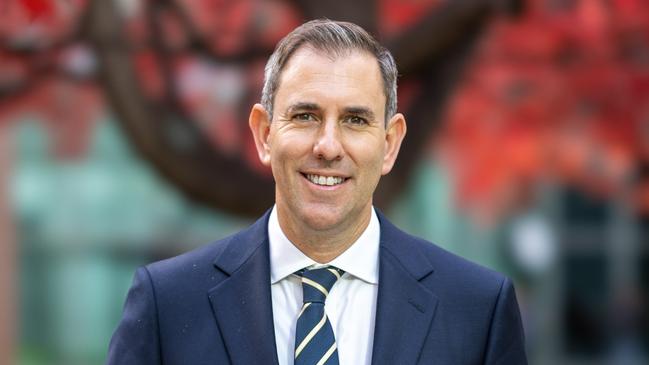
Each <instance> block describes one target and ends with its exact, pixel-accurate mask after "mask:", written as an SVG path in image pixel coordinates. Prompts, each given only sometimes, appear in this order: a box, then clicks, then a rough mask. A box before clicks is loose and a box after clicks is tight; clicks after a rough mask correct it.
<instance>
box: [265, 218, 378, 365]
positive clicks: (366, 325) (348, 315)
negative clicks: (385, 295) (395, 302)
mask: <svg viewBox="0 0 649 365" xmlns="http://www.w3.org/2000/svg"><path fill="white" fill-rule="evenodd" d="M380 234H381V231H380V227H379V220H378V218H377V216H376V213H375V212H374V209H372V216H371V218H370V223H369V224H368V226H367V228H366V229H365V231H364V232H363V233H362V234H361V236H360V237H359V238H358V240H357V241H356V242H354V244H353V245H351V246H350V247H349V248H348V249H347V250H346V251H345V252H343V253H342V254H341V255H340V256H338V257H336V258H335V259H334V260H333V261H331V262H329V263H327V264H326V265H333V266H335V267H337V268H339V269H341V270H344V271H345V274H344V275H343V276H342V277H341V278H340V280H338V282H337V283H336V284H335V285H334V286H333V288H332V289H331V291H330V292H329V295H328V296H327V301H326V303H325V311H326V312H327V317H328V318H329V321H330V322H331V326H332V328H333V331H334V335H335V336H336V345H337V346H338V359H339V360H340V364H341V365H364V364H365V365H369V364H370V363H371V362H372V345H373V343H374V319H375V316H376V295H377V293H378V283H379V239H380ZM268 238H269V240H270V282H271V287H270V288H271V294H272V302H273V324H274V326H275V342H276V345H277V358H278V359H279V364H280V365H293V359H294V348H295V325H296V322H297V315H298V313H299V312H300V309H301V308H302V283H301V281H300V278H299V277H298V276H297V275H294V273H295V272H296V271H298V270H300V269H303V268H305V267H309V268H311V267H320V266H325V265H322V264H318V263H316V262H315V261H313V260H311V259H310V258H309V257H307V256H306V255H305V254H303V253H302V251H300V250H298V249H297V248H296V247H295V246H294V245H293V244H292V243H291V241H289V240H288V238H287V237H286V235H285V234H284V232H283V231H282V229H281V227H280V226H279V221H278V219H277V209H276V208H273V211H272V212H271V214H270V218H269V220H268Z"/></svg>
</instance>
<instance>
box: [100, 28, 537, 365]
mask: <svg viewBox="0 0 649 365" xmlns="http://www.w3.org/2000/svg"><path fill="white" fill-rule="evenodd" d="M396 77H397V70H396V66H395V64H394V61H393V59H392V56H391V55H390V53H389V52H388V51H387V50H385V49H384V48H383V47H381V46H380V45H379V44H378V43H377V42H376V41H375V40H374V39H373V38H372V37H371V36H370V35H369V34H367V33H366V32H365V31H364V30H363V29H361V28H360V27H358V26H356V25H354V24H350V23H344V22H334V21H329V20H317V21H312V22H308V23H306V24H304V25H302V26H300V27H298V28H297V29H295V30H294V31H293V32H292V33H291V34H289V35H288V36H286V37H285V38H284V39H283V40H282V41H281V42H280V43H279V45H278V46H277V49H276V50H275V52H274V53H273V55H272V56H271V58H270V60H269V61H268V64H267V66H266V74H265V80H264V89H263V95H262V102H261V104H256V105H255V106H253V108H252V111H251V113H250V119H249V124H250V128H251V131H252V134H253V137H254V140H255V143H256V146H257V151H258V153H259V158H260V159H261V161H262V163H263V164H265V165H266V166H269V167H270V168H271V169H272V172H273V176H274V178H275V183H276V195H275V206H274V207H273V209H271V210H270V211H269V212H267V213H266V214H265V215H264V216H263V217H262V218H261V219H259V220H258V221H257V222H256V223H255V224H253V225H252V226H251V227H249V228H248V229H246V230H244V231H242V232H239V233H237V234H235V235H233V236H231V237H229V238H226V239H223V240H221V241H218V242H216V243H213V244H211V245H208V246H205V247H202V248H199V249H197V250H195V251H192V252H189V253H186V254H184V255H181V256H178V257H175V258H172V259H169V260H165V261H161V262H158V263H154V264H151V265H148V266H146V267H144V268H140V269H138V271H137V273H136V276H135V280H134V283H133V287H132V288H131V290H130V292H129V294H128V298H127V301H126V305H125V309H124V316H123V318H122V321H121V323H120V325H119V327H118V328H117V330H116V332H115V334H114V336H113V339H112V341H111V344H110V349H109V355H108V363H109V364H163V363H164V364H282V365H284V364H338V363H340V364H349V365H358V364H453V365H461V364H516V365H517V364H526V359H525V352H524V340H523V333H522V328H521V322H520V316H519V311H518V305H517V303H516V298H515V295H514V291H513V288H512V284H511V282H510V281H509V280H508V279H507V278H505V277H503V276H502V275H500V274H498V273H495V272H493V271H490V270H487V269H484V268H481V267H479V266H477V265H475V264H472V263H469V262H467V261H465V260H463V259H461V258H459V257H457V256H454V255H452V254H450V253H448V252H446V251H444V250H442V249H440V248H438V247H437V246H435V245H433V244H431V243H429V242H426V241H424V240H421V239H419V238H415V237H412V236H409V235H407V234H405V233H403V232H401V231H399V230H398V229H397V228H396V227H394V226H393V225H392V224H391V223H390V222H389V221H388V220H387V219H386V218H385V217H383V216H382V215H381V214H380V213H379V212H377V211H375V210H374V209H373V207H372V194H373V192H374V190H375V188H376V186H377V184H378V182H379V179H380V177H381V176H382V175H385V174H387V173H389V172H390V170H391V168H392V166H393V164H394V162H395V160H396V158H397V155H398V152H399V147H400V145H401V142H402V141H403V138H404V136H405V133H406V122H405V118H404V116H403V115H402V114H400V113H397V112H396Z"/></svg>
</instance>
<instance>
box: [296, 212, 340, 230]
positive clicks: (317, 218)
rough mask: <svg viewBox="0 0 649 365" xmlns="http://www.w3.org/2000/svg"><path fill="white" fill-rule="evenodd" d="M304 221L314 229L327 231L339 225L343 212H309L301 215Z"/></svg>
mask: <svg viewBox="0 0 649 365" xmlns="http://www.w3.org/2000/svg"><path fill="white" fill-rule="evenodd" d="M302 217H303V220H304V222H305V223H306V224H307V225H308V226H309V227H311V228H312V229H314V230H317V231H327V230H331V229H335V228H336V227H339V226H340V223H341V221H342V217H343V214H341V213H340V212H331V211H328V212H315V213H314V212H313V210H311V211H310V212H308V213H306V214H303V215H302Z"/></svg>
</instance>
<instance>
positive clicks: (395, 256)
mask: <svg viewBox="0 0 649 365" xmlns="http://www.w3.org/2000/svg"><path fill="white" fill-rule="evenodd" d="M378 215H379V219H380V221H381V249H380V259H379V260H380V266H379V270H380V271H379V292H378V298H377V308H376V320H375V330H374V348H373V352H372V364H374V365H379V364H415V363H417V359H418V358H419V354H420V352H421V349H422V346H423V344H424V341H425V339H426V336H427V334H428V332H429V329H430V326H431V323H432V321H433V318H434V316H435V309H436V307H437V297H436V296H435V295H434V294H433V293H432V292H431V291H430V290H429V289H427V288H426V287H424V286H423V285H422V284H421V283H420V280H422V279H424V278H425V277H426V276H428V275H431V274H432V271H433V268H432V266H431V264H430V262H428V261H427V260H426V259H425V258H424V257H423V256H422V255H419V254H418V252H417V250H418V248H417V245H415V244H413V242H412V239H413V238H411V237H410V236H408V235H406V234H405V233H403V232H401V231H399V230H398V229H397V228H396V227H394V226H393V225H392V224H391V223H390V222H388V221H387V219H385V217H383V216H382V215H381V214H380V213H379V214H378Z"/></svg>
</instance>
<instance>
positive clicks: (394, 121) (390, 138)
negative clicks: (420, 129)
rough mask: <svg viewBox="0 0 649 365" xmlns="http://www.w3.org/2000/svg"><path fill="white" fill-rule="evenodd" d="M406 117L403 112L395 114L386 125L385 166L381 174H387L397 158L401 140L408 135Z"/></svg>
mask: <svg viewBox="0 0 649 365" xmlns="http://www.w3.org/2000/svg"><path fill="white" fill-rule="evenodd" d="M406 129H407V128H406V118H405V117H404V116H403V114H401V113H397V114H395V115H394V116H393V117H392V118H390V121H389V122H388V125H387V127H386V131H385V155H384V156H383V168H382V170H381V175H387V174H388V173H389V172H390V171H391V170H392V166H394V162H395V161H396V160H397V155H398V154H399V149H400V148H401V142H402V141H403V138H404V137H405V136H406Z"/></svg>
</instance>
